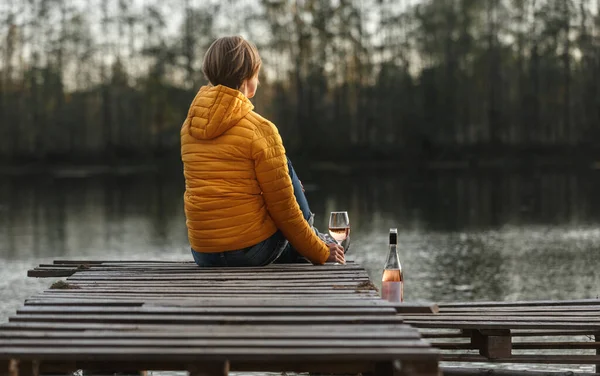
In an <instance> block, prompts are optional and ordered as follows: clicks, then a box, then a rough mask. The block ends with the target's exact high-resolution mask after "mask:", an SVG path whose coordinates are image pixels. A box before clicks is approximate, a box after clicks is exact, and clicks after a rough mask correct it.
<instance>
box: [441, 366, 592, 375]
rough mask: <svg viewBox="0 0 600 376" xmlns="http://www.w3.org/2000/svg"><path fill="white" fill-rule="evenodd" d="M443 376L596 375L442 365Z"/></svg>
mask: <svg viewBox="0 0 600 376" xmlns="http://www.w3.org/2000/svg"><path fill="white" fill-rule="evenodd" d="M441 372H442V374H443V375H444V376H484V375H486V376H598V375H596V374H595V373H585V372H573V371H552V372H549V371H536V370H533V369H530V370H527V371H521V370H516V369H498V368H481V367H442V368H441Z"/></svg>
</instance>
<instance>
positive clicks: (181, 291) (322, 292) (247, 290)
mask: <svg viewBox="0 0 600 376" xmlns="http://www.w3.org/2000/svg"><path fill="white" fill-rule="evenodd" d="M64 291H69V292H71V293H72V292H73V290H72V289H51V290H45V291H44V293H47V294H63V293H64ZM88 293H96V294H98V293H100V294H115V295H123V294H137V295H160V294H178V295H185V294H198V295H202V294H206V295H215V294H231V295H236V294H237V295H242V294H251V295H277V294H282V295H286V294H293V295H318V296H327V295H328V294H336V295H355V294H356V295H367V296H377V293H376V292H375V291H372V290H358V289H355V288H354V289H334V288H329V289H328V288H320V289H310V288H297V289H295V288H285V287H283V288H277V287H275V288H269V289H265V290H260V289H256V288H251V287H240V288H234V287H227V288H220V287H215V288H211V289H203V288H196V287H193V286H191V287H189V288H172V289H169V288H161V289H151V288H134V287H130V288H129V287H125V286H123V287H122V288H120V289H119V288H114V289H108V288H103V287H99V288H85V289H77V294H88ZM221 296H222V295H221Z"/></svg>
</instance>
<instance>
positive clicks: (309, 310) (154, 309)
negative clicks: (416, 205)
mask: <svg viewBox="0 0 600 376" xmlns="http://www.w3.org/2000/svg"><path fill="white" fill-rule="evenodd" d="M65 312H66V310H65V307H64V306H24V307H21V308H19V309H18V310H17V314H29V313H33V314H47V315H48V314H49V315H55V314H56V315H58V314H61V313H65ZM68 312H69V315H71V314H94V315H100V314H154V315H155V314H194V315H216V314H220V315H273V314H277V315H301V314H310V315H354V316H356V315H364V314H371V315H386V316H389V315H393V314H394V313H396V310H395V309H394V308H392V307H389V308H386V307H349V308H344V307H338V308H333V307H262V306H259V307H249V306H238V307H172V306H146V305H145V306H142V307H131V306H127V307H110V306H103V307H69V308H68Z"/></svg>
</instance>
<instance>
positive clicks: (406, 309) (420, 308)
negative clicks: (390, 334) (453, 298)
mask: <svg viewBox="0 0 600 376" xmlns="http://www.w3.org/2000/svg"><path fill="white" fill-rule="evenodd" d="M390 304H391V305H392V306H393V307H394V308H395V309H396V312H397V313H402V314H414V313H420V314H436V313H438V312H439V308H438V305H437V304H435V303H411V302H408V303H390Z"/></svg>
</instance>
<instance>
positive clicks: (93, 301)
mask: <svg viewBox="0 0 600 376" xmlns="http://www.w3.org/2000/svg"><path fill="white" fill-rule="evenodd" d="M25 305H26V306H64V307H65V309H69V308H68V307H81V306H88V307H95V306H99V307H105V306H115V307H141V306H158V307H306V308H315V307H319V308H353V307H361V308H366V307H384V308H393V309H396V311H397V307H396V306H394V305H393V304H391V303H388V302H386V301H383V300H381V299H377V300H375V299H327V300H316V299H279V298H253V299H245V298H237V297H232V298H231V299H227V298H222V297H221V298H205V297H203V298H202V299H201V300H196V299H190V300H183V299H179V298H174V299H139V298H138V299H137V300H130V299H126V298H123V299H111V298H95V297H92V298H90V297H74V298H68V299H62V298H61V297H60V296H52V297H43V298H35V299H27V300H25Z"/></svg>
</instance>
